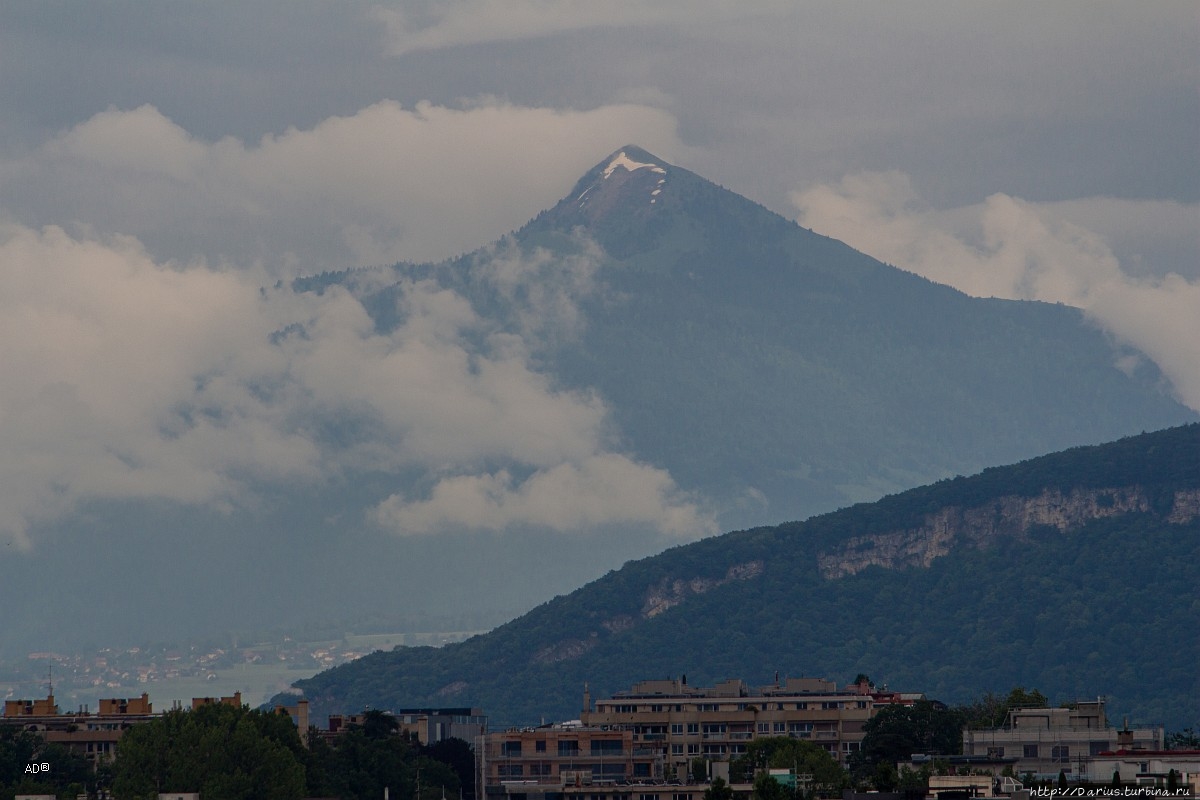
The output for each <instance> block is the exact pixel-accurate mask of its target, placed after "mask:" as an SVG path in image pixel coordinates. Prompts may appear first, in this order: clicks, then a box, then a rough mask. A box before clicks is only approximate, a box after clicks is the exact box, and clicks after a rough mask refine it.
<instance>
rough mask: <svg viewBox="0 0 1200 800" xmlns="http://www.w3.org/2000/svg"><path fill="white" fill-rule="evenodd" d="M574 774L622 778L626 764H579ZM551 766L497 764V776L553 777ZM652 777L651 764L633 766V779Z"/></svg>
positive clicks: (573, 769)
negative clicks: (587, 773)
mask: <svg viewBox="0 0 1200 800" xmlns="http://www.w3.org/2000/svg"><path fill="white" fill-rule="evenodd" d="M572 771H574V772H590V773H591V774H592V775H594V776H598V777H606V778H621V777H624V776H625V765H624V764H612V763H608V764H605V763H601V764H579V765H576V766H574V767H573V768H572ZM553 774H554V772H553V768H552V767H551V765H550V764H497V765H496V775H498V776H499V777H501V778H523V777H525V776H527V775H528V776H529V777H531V778H538V777H545V776H548V775H553ZM649 776H650V764H648V763H637V764H634V765H633V777H635V778H647V777H649Z"/></svg>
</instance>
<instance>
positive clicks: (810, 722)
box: [581, 676, 923, 777]
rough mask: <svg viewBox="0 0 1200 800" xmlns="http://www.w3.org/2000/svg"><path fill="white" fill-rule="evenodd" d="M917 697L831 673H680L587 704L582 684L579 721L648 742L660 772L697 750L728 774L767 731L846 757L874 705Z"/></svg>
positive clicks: (676, 770) (686, 762)
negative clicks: (753, 683) (747, 678)
mask: <svg viewBox="0 0 1200 800" xmlns="http://www.w3.org/2000/svg"><path fill="white" fill-rule="evenodd" d="M922 698H923V695H921V694H917V693H900V692H890V691H887V690H881V689H876V688H874V687H872V686H870V685H869V684H867V683H866V682H863V683H860V684H854V685H851V686H847V687H844V688H841V689H839V688H838V687H837V685H836V684H835V683H834V682H833V681H828V680H822V679H818V678H788V679H786V680H784V681H783V682H782V683H780V682H778V681H776V683H775V684H774V685H770V686H763V687H757V688H752V687H750V686H747V685H746V684H745V683H743V682H742V681H741V680H727V681H723V682H721V683H718V684H717V685H716V686H712V687H698V686H689V685H688V683H687V678H686V676H685V677H682V678H679V679H668V680H650V681H642V682H641V683H638V684H636V685H635V686H634V687H633V688H632V689H630V690H628V691H623V692H617V693H616V694H615V695H613V697H612V698H611V699H608V700H598V701H597V702H596V707H595V708H594V709H593V708H591V707H590V706H591V702H590V698H589V697H588V696H587V694H586V692H585V698H584V706H585V707H584V709H583V712H582V714H581V721H582V723H583V724H584V725H587V726H592V727H601V728H608V729H612V730H622V731H628V732H630V733H632V735H633V744H634V746H635V747H643V748H649V749H652V750H653V751H654V752H655V753H656V754H657V756H658V758H659V760H660V761H661V763H662V764H663V767H664V771H665V773H666V774H675V775H686V774H687V772H688V769H689V766H690V764H691V762H692V760H693V759H695V758H703V759H705V760H706V761H708V762H709V763H710V765H711V766H710V771H711V774H713V775H721V776H722V777H728V763H729V761H731V760H733V759H735V758H737V757H738V756H740V755H742V754H743V753H745V752H746V745H747V744H748V743H749V742H750V741H752V740H754V739H756V738H761V737H768V736H790V737H793V738H797V739H807V740H811V741H812V742H814V743H815V744H817V745H820V746H821V747H823V748H825V749H826V750H828V751H829V753H830V754H831V755H832V756H833V757H834V758H836V759H837V760H838V761H839V763H841V764H843V765H845V764H846V762H847V760H848V759H849V758H850V756H851V755H852V754H853V753H854V752H856V751H857V750H858V748H859V746H860V744H861V743H862V739H863V736H864V730H863V728H864V726H865V725H866V723H867V721H868V720H869V719H871V718H872V717H873V716H875V714H877V713H878V712H879V710H880V709H881V708H884V707H886V706H889V705H893V704H904V705H912V704H913V703H916V702H917V701H918V700H920V699H922Z"/></svg>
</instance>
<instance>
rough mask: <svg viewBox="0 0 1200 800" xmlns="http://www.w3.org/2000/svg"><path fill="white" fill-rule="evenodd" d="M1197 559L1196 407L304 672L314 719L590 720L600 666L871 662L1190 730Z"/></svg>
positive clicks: (693, 668) (604, 679) (748, 669)
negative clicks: (1174, 423) (400, 715)
mask: <svg viewBox="0 0 1200 800" xmlns="http://www.w3.org/2000/svg"><path fill="white" fill-rule="evenodd" d="M1197 563H1200V425H1197V424H1193V425H1188V426H1184V427H1178V428H1172V429H1168V430H1163V431H1159V432H1155V433H1149V434H1141V435H1138V436H1133V437H1128V438H1125V439H1121V440H1119V441H1116V442H1113V443H1110V444H1105V445H1100V446H1091V447H1081V448H1074V449H1071V450H1067V451H1065V452H1060V453H1055V454H1052V455H1048V456H1044V457H1041V458H1036V459H1032V460H1029V461H1024V462H1021V463H1018V464H1015V465H1012V466H1006V467H997V468H991V469H987V470H984V471H983V472H982V473H980V474H978V475H974V476H972V477H966V478H963V477H959V478H955V479H952V480H943V481H940V482H938V483H936V484H933V485H930V486H925V487H922V488H918V489H913V490H910V491H907V492H903V493H901V494H897V495H894V496H889V497H886V498H884V499H882V500H880V501H878V502H875V503H870V504H861V505H857V506H854V507H851V508H847V509H843V510H841V511H837V512H834V513H830V514H825V515H823V516H818V517H814V518H812V519H809V520H807V521H805V522H796V523H789V524H786V525H780V526H775V527H764V528H756V529H752V530H745V531H739V532H734V533H728V534H725V535H723V536H718V537H714V538H711V539H707V540H703V541H700V542H696V543H694V544H690V545H686V546H681V547H677V548H673V549H671V550H668V551H666V552H664V553H662V554H661V555H658V556H654V557H652V558H647V559H644V560H641V561H637V562H632V563H629V564H626V565H625V567H623V568H622V569H620V570H616V571H614V572H611V573H609V574H608V575H606V576H605V577H603V578H601V579H600V580H597V581H595V582H593V583H591V584H589V585H587V586H585V587H583V588H581V589H579V590H577V591H575V592H572V593H571V594H569V595H566V596H563V597H558V598H555V599H554V600H552V601H550V602H548V603H545V604H543V605H541V606H539V607H538V608H536V609H534V610H533V611H531V612H530V613H528V614H526V615H524V616H522V617H520V618H519V619H516V620H514V621H512V622H510V623H508V624H507V625H504V626H502V627H500V628H498V629H496V630H494V631H492V632H491V633H488V634H486V635H483V636H479V637H476V638H474V639H471V640H469V641H467V642H464V643H462V644H457V645H450V646H447V647H444V648H441V649H433V648H398V649H396V650H395V651H393V652H390V653H383V652H380V653H376V654H374V655H371V656H368V657H366V658H364V659H361V660H359V661H357V662H353V663H351V664H347V665H344V666H342V667H338V668H336V669H333V670H329V671H327V672H324V673H321V674H319V675H317V676H315V677H314V678H312V679H310V680H306V681H301V682H299V683H298V684H297V686H298V687H299V688H300V689H302V690H303V692H304V694H305V695H306V696H307V697H309V699H310V700H311V701H312V702H313V703H314V705H315V710H316V712H317V713H318V714H324V713H328V712H333V711H351V710H357V709H361V708H362V707H364V706H370V707H376V708H395V707H405V706H407V707H412V706H425V705H455V706H463V705H478V706H482V707H483V708H484V709H485V710H486V712H487V713H488V714H490V715H491V717H492V721H493V724H495V725H506V724H511V723H531V722H537V721H538V720H539V719H541V718H543V717H544V718H547V719H562V718H570V717H574V716H576V715H577V714H578V710H579V703H580V698H581V693H582V690H583V686H584V683H585V682H586V683H588V684H589V685H590V687H591V691H592V694H593V696H599V695H605V694H607V693H611V692H613V691H616V690H619V689H622V688H627V687H628V686H629V685H631V684H632V683H633V682H635V681H637V680H640V679H644V678H650V677H665V676H669V675H679V674H681V673H682V674H687V675H688V677H689V681H690V682H692V683H694V684H697V685H700V684H705V683H708V682H711V681H716V680H720V679H723V678H726V677H740V678H744V679H746V680H748V681H750V682H762V683H765V682H768V681H769V679H770V676H771V674H772V673H774V672H775V671H776V670H778V671H779V672H780V673H781V674H783V675H792V676H799V675H806V676H817V677H830V678H833V679H835V680H837V681H838V682H847V681H849V680H851V679H852V678H854V676H855V675H856V674H858V673H867V674H869V675H870V676H871V677H872V678H873V679H875V680H876V681H877V682H880V683H883V682H886V683H887V684H888V685H889V686H890V687H891V688H893V689H902V690H905V691H923V692H926V693H927V694H928V695H930V696H932V697H937V698H939V699H942V700H945V701H948V702H956V701H966V700H969V699H971V698H972V697H975V696H977V695H979V694H981V693H983V692H985V691H1007V689H1008V688H1010V687H1012V686H1017V685H1022V686H1035V687H1037V688H1039V689H1040V690H1041V691H1043V692H1044V693H1046V694H1047V695H1048V696H1049V697H1050V698H1051V699H1052V700H1054V701H1068V700H1072V699H1076V698H1083V697H1094V696H1096V695H1100V694H1103V695H1106V696H1108V697H1109V699H1110V710H1111V711H1112V712H1113V714H1114V715H1116V714H1126V713H1127V714H1129V715H1130V718H1131V720H1133V721H1137V722H1152V721H1155V722H1162V723H1165V724H1167V725H1168V726H1173V727H1182V726H1183V725H1186V724H1193V723H1194V722H1195V721H1196V720H1197V719H1200V699H1198V698H1200V686H1198V685H1197V682H1198V678H1197V675H1198V673H1197V670H1196V664H1198V663H1200V637H1197V636H1196V631H1197V630H1200V594H1198V593H1197V584H1196V578H1195V565H1196V564H1197ZM526 577H532V578H533V579H536V576H526ZM1115 718H1117V717H1116V716H1114V719H1115Z"/></svg>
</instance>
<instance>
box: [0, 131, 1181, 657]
mask: <svg viewBox="0 0 1200 800" xmlns="http://www.w3.org/2000/svg"><path fill="white" fill-rule="evenodd" d="M514 179H518V176H515V177H514ZM44 238H46V239H47V241H46V242H43V244H46V243H47V242H48V243H49V244H55V241H57V240H55V241H50V239H53V237H52V236H50V235H49V234H47V235H46V237H44ZM58 244H59V245H62V248H61V249H62V258H63V259H70V258H75V257H77V256H78V253H76V250H77V249H78V248H75V249H72V248H70V247H67V244H69V243H63V242H59V243H58ZM56 246H58V245H56ZM123 257H124V258H126V259H127V261H123V262H120V263H117V264H115V265H114V266H113V267H112V269H110V270H108V271H105V270H106V269H107V267H106V268H105V269H101V268H96V270H94V274H95V278H94V280H95V281H96V284H95V286H96V292H95V293H93V295H92V296H94V297H101V296H109V295H102V294H101V293H100V291H99V290H100V289H101V288H105V281H106V280H107V281H109V282H110V283H111V284H112V285H111V286H107V289H108V290H111V289H112V288H113V287H114V286H115V287H118V288H119V287H121V286H124V285H125V284H123V283H121V282H122V281H128V280H132V278H130V276H131V275H132V276H134V277H136V279H137V280H139V281H141V283H142V284H146V286H144V287H142V288H143V290H144V293H145V292H148V293H149V294H148V295H147V296H149V297H151V298H152V299H161V300H162V302H161V303H157V304H156V303H150V304H148V306H147V307H146V308H145V309H143V310H144V311H146V314H145V315H144V316H145V317H146V318H148V319H150V320H151V322H154V321H155V320H157V322H156V323H155V324H153V325H150V326H149V327H148V328H146V329H145V330H142V329H141V328H139V329H138V332H137V335H136V336H129V337H125V338H122V339H121V340H120V341H121V342H122V343H124V342H126V340H127V339H128V340H129V341H136V342H137V343H138V345H139V347H140V349H138V350H136V351H133V350H131V351H130V355H129V357H128V358H126V359H124V360H122V361H121V362H120V363H111V364H109V363H104V364H100V363H96V364H93V365H92V369H91V370H90V371H89V372H87V374H86V375H85V376H84V378H81V379H80V382H79V387H77V389H76V390H74V393H73V392H72V391H65V390H64V391H61V392H59V391H49V390H48V391H47V392H45V393H43V395H42V396H41V400H40V401H39V402H40V403H41V404H42V405H40V406H38V405H37V404H36V403H35V404H33V405H31V406H30V408H35V409H38V410H39V414H40V416H39V415H35V417H36V419H35V420H34V421H40V422H39V424H41V425H42V427H39V428H38V430H44V431H45V432H46V435H47V436H51V439H52V441H53V442H55V443H56V447H57V448H58V449H56V450H54V452H58V451H59V450H61V451H63V452H67V453H70V454H74V455H75V456H77V460H78V462H79V463H82V464H86V465H88V468H87V469H83V468H82V467H78V466H77V465H76V462H75V461H72V462H71V463H70V464H69V465H67V466H68V467H69V469H68V468H67V467H62V468H61V469H60V467H59V465H58V464H59V462H57V461H55V460H54V459H51V458H48V457H43V458H40V459H31V460H30V461H29V464H30V468H29V470H28V471H27V473H23V474H22V475H20V476H19V477H20V479H21V480H20V482H19V485H18V484H17V483H14V484H13V486H14V487H16V488H13V489H12V492H11V499H12V500H13V502H11V503H9V504H7V505H6V506H5V509H4V514H5V517H4V521H5V524H7V525H8V526H9V527H8V528H6V531H7V534H6V535H7V536H8V538H9V541H8V543H7V546H8V547H15V549H18V550H21V551H22V552H20V553H16V554H15V555H14V556H12V558H13V559H14V560H15V562H16V563H17V564H19V568H16V569H13V570H11V572H10V574H9V577H8V578H6V580H5V581H4V583H3V585H0V605H3V606H4V607H7V608H18V609H20V613H19V614H18V615H16V618H15V619H14V620H13V621H12V622H11V623H6V631H5V636H4V639H3V641H0V652H2V653H4V654H9V655H12V654H21V653H22V652H23V651H25V650H29V649H40V650H44V649H52V648H58V647H69V646H71V645H72V643H78V642H87V641H92V642H94V641H113V642H114V643H121V642H134V641H145V640H158V641H169V640H171V639H172V638H173V637H175V636H177V635H178V631H181V630H186V631H191V632H194V633H195V635H204V633H205V632H207V631H214V630H216V631H219V630H228V629H230V628H231V627H233V628H256V629H257V628H268V627H269V628H278V627H287V626H289V625H301V624H306V623H308V622H312V621H317V622H321V621H331V620H344V619H348V618H350V617H352V616H354V615H356V614H361V615H363V616H368V617H378V616H381V615H386V614H388V613H389V612H392V613H394V612H395V610H396V609H402V610H403V615H404V617H405V618H407V619H419V618H420V616H421V615H422V614H423V613H425V614H429V615H433V616H445V615H454V614H460V613H477V612H478V609H479V608H480V607H481V606H485V607H486V608H488V609H490V610H492V611H493V612H494V617H495V619H494V622H497V623H498V622H500V621H501V620H503V619H506V618H508V617H510V616H512V615H515V614H516V613H519V612H521V611H523V610H525V609H528V608H530V607H532V606H533V605H535V604H536V603H538V602H541V601H542V600H544V599H545V598H546V597H549V596H553V595H554V594H559V593H564V592H567V591H570V590H571V589H573V588H575V587H577V586H579V585H580V584H581V583H583V582H585V581H587V580H590V579H593V578H595V577H597V576H598V575H601V574H603V573H604V572H605V571H607V570H609V569H612V568H615V567H617V566H619V565H621V564H622V563H623V562H625V561H627V560H630V559H636V558H641V557H644V556H646V555H649V554H651V553H656V552H659V551H661V550H663V549H664V548H666V547H668V546H671V545H673V544H677V543H680V542H687V541H692V540H695V539H698V538H702V537H705V536H709V535H712V534H716V533H719V532H721V531H724V530H730V529H735V528H747V527H750V526H755V525H763V524H775V523H778V522H780V521H783V520H788V519H801V518H805V517H808V516H811V515H812V514H816V513H820V512H824V511H830V510H833V509H836V508H840V507H844V506H847V505H850V504H852V503H855V502H860V501H866V500H873V499H876V498H878V497H880V496H882V495H884V494H886V493H889V492H895V491H898V490H901V489H905V488H908V487H912V486H916V485H920V484H922V483H927V482H930V481H934V480H938V479H941V478H945V477H948V476H952V475H956V474H967V473H970V472H974V471H977V470H979V469H981V468H983V467H986V466H988V465H990V464H996V463H1004V462H1011V461H1015V460H1018V459H1021V458H1027V457H1030V456H1034V455H1037V454H1041V453H1045V452H1049V451H1053V450H1058V449H1062V448H1065V447H1070V446H1074V445H1080V444H1088V443H1095V442H1099V441H1104V440H1109V439H1113V438H1116V437H1118V436H1122V435H1128V434H1131V433H1136V432H1138V431H1142V430H1154V429H1158V428H1162V427H1164V426H1168V425H1173V424H1179V423H1184V422H1189V421H1193V420H1195V419H1196V414H1195V413H1194V412H1192V411H1190V410H1189V409H1187V408H1185V407H1184V406H1182V405H1180V404H1179V403H1178V402H1176V401H1175V400H1174V399H1172V397H1171V395H1170V391H1169V387H1168V386H1167V385H1166V382H1165V381H1164V379H1163V377H1162V375H1161V373H1160V372H1159V370H1158V369H1157V368H1156V367H1155V366H1154V364H1153V363H1152V362H1150V361H1149V360H1148V359H1147V358H1145V357H1144V356H1143V355H1142V354H1139V353H1137V352H1135V351H1132V350H1129V349H1128V348H1125V347H1123V346H1121V345H1119V344H1117V343H1115V342H1113V341H1112V340H1111V339H1110V338H1108V337H1107V336H1106V335H1105V334H1103V333H1102V332H1101V331H1099V330H1097V329H1096V328H1095V327H1093V326H1092V325H1090V324H1089V323H1088V322H1087V321H1086V320H1085V319H1084V317H1083V315H1082V314H1081V313H1080V312H1079V311H1078V310H1076V309H1072V308H1069V307H1065V306H1058V305H1050V304H1044V303H1035V302H1017V301H1004V300H994V299H977V298H971V297H968V296H966V295H964V294H962V293H960V292H958V291H956V290H953V289H950V288H948V287H945V286H940V285H938V284H934V283H932V282H930V281H928V280H925V279H923V278H920V277H917V276H915V275H912V274H909V273H906V272H903V271H901V270H898V269H895V268H892V267H890V266H887V265H885V264H882V263H880V262H878V261H876V260H874V259H871V258H869V257H867V256H865V255H863V254H861V253H858V252H856V251H854V250H852V249H851V248H849V247H847V246H846V245H844V244H842V243H840V242H837V241H835V240H832V239H829V238H826V237H823V236H820V235H818V234H815V233H813V232H811V231H808V230H805V229H803V228H801V227H799V226H798V225H796V224H795V223H793V222H790V221H788V220H786V219H784V218H783V217H780V216H778V215H776V214H774V213H771V212H769V211H767V210H766V209H765V208H763V207H761V206H759V205H757V204H755V203H753V202H751V201H749V200H747V199H745V198H743V197H740V196H738V195H736V194H734V193H732V192H729V191H727V190H725V189H722V188H721V187H719V186H717V185H715V184H712V183H710V182H708V181H706V180H704V179H703V178H701V177H699V176H697V175H695V174H693V173H691V172H688V171H686V170H683V169H680V168H678V167H675V166H673V165H671V164H669V163H667V162H666V161H664V160H662V159H660V158H658V157H657V156H655V155H653V154H651V153H648V152H646V151H644V150H641V149H639V148H636V147H632V146H630V147H625V148H622V149H620V150H618V151H616V152H614V153H613V154H612V155H610V156H608V157H606V158H605V159H603V160H602V161H600V162H599V163H598V164H597V165H596V166H595V167H594V168H593V169H592V170H590V171H589V172H587V173H586V174H585V175H584V176H583V177H582V178H581V179H580V181H579V182H578V184H577V186H576V187H575V188H574V189H573V190H572V191H571V193H569V194H568V195H567V196H566V197H564V198H563V199H562V200H561V201H560V202H558V203H557V204H556V205H555V206H553V207H552V208H550V209H548V210H547V211H545V212H543V213H541V214H540V215H538V216H537V217H536V218H535V219H534V220H532V221H530V222H529V223H528V224H527V225H525V226H524V227H522V228H521V229H520V230H518V231H516V232H514V233H513V234H511V235H509V236H506V237H504V238H503V239H501V240H499V241H497V242H496V243H495V244H494V245H492V246H489V247H487V248H484V249H482V250H479V251H476V252H473V253H470V254H467V255H464V256H462V257H460V258H456V259H452V260H449V261H445V262H441V263H437V264H408V263H401V264H396V265H393V266H389V267H382V268H376V269H359V270H348V271H331V272H328V273H324V274H321V275H316V276H312V277H310V278H307V279H303V280H299V281H296V282H294V283H286V282H280V283H278V284H275V285H271V286H257V285H251V284H249V283H247V281H246V279H245V278H244V277H239V276H236V275H231V274H229V273H222V272H219V271H213V272H206V273H203V274H191V273H188V274H186V275H183V276H171V275H161V274H159V273H158V272H154V271H146V270H141V271H139V269H140V267H139V265H142V261H141V260H139V259H142V260H144V254H140V255H139V253H138V252H136V251H135V250H130V251H129V252H127V253H125V254H124V256H123ZM130 265H132V266H130ZM126 266H128V267H129V269H126V268H125V267H126ZM143 266H144V265H143ZM173 281H174V282H176V283H177V282H179V281H183V282H185V283H186V288H187V289H188V292H189V297H190V298H192V299H191V300H190V301H189V303H192V304H195V305H196V306H203V305H204V304H210V305H213V306H214V307H219V308H222V309H224V308H230V309H231V310H230V314H229V319H231V320H232V319H234V318H236V319H238V320H241V321H240V322H238V323H237V324H229V325H226V324H223V323H221V322H220V320H222V319H225V317H224V316H222V315H215V316H212V318H211V320H209V319H208V318H207V317H205V318H203V319H201V317H203V315H194V317H195V318H193V316H189V315H188V314H187V313H185V312H186V310H187V307H188V305H189V303H179V302H178V298H177V297H176V296H175V295H174V294H171V293H170V291H173V290H171V289H170V287H171V286H174V283H172V282H173ZM147 287H148V288H147ZM169 290H170V291H169ZM168 301H170V302H168ZM150 311H154V312H155V313H154V314H150V313H149V312H150ZM234 311H236V312H237V314H234V313H233V312H234ZM131 318H138V319H140V318H141V317H138V316H137V315H133V316H132V317H131ZM206 320H207V321H206ZM213 320H215V321H213ZM245 320H250V321H249V322H246V321H245ZM168 337H182V338H183V339H185V340H186V341H187V342H188V343H189V344H188V349H187V353H186V358H184V359H183V360H182V361H181V360H180V357H179V356H177V354H176V353H175V351H173V350H171V349H169V348H161V349H160V348H156V344H157V341H158V340H159V339H166V338H168ZM145 365H149V366H145ZM156 365H157V366H156ZM144 366H145V368H144V369H143V367H144ZM151 367H155V368H154V369H151ZM157 367H162V368H163V369H166V370H168V372H169V374H170V375H172V376H174V377H176V378H178V380H176V381H166V380H164V379H162V377H161V375H160V371H158V370H157ZM55 385H57V384H55ZM177 385H178V386H184V387H185V389H186V391H184V390H182V389H180V390H178V392H177V391H176V388H173V387H176V386H177ZM131 386H134V387H137V391H133V392H131V391H130V387H131ZM89 392H91V393H92V394H94V395H95V396H96V397H98V398H100V399H101V400H103V401H104V402H99V401H97V402H96V403H95V404H94V405H92V406H87V407H86V409H85V411H86V413H84V411H80V410H79V406H78V403H77V402H76V401H77V400H78V396H80V395H87V394H88V393H89ZM113 398H120V400H119V401H116V400H113ZM30 413H32V412H30ZM105 415H107V416H105ZM93 417H96V419H99V420H100V421H102V422H107V423H108V424H107V425H106V427H105V429H106V430H107V431H109V432H110V433H109V438H97V437H95V436H85V435H82V433H80V435H75V434H76V431H75V429H74V428H72V427H71V426H69V425H63V424H58V425H49V426H47V425H45V424H42V423H45V420H47V419H56V420H74V421H76V422H77V423H78V424H79V425H80V426H82V425H83V424H84V423H85V422H88V423H91V422H95V421H96V420H95V419H93ZM146 419H151V420H153V424H152V425H150V427H149V428H147V427H146V424H145V422H144V421H145V420H146ZM55 436H57V438H54V437H55ZM35 467H36V469H35ZM56 470H57V471H56ZM26 485H28V486H27V488H28V490H27V491H24V490H22V491H18V489H21V487H26ZM48 582H51V583H53V591H48V590H47V583H48Z"/></svg>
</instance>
